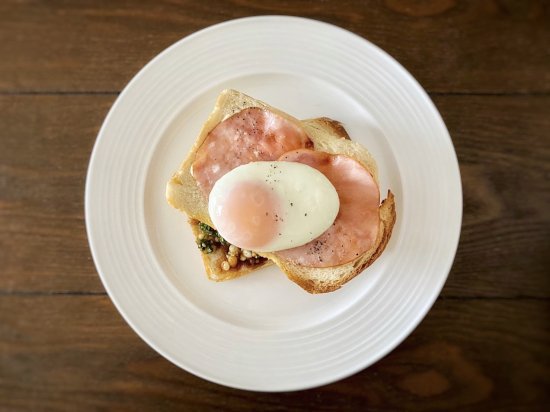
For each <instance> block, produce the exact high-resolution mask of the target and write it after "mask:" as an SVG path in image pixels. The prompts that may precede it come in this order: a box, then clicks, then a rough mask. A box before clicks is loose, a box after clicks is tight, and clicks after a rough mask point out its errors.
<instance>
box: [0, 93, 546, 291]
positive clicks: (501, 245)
mask: <svg viewBox="0 0 550 412" xmlns="http://www.w3.org/2000/svg"><path fill="white" fill-rule="evenodd" d="M114 98H115V96H112V95H106V96H103V95H92V96H59V95H57V96H55V95H54V96H35V95H27V96H3V97H0V108H1V110H0V123H1V124H3V125H4V128H3V130H1V131H0V138H1V139H2V147H3V150H2V151H1V152H0V172H1V173H0V176H1V177H0V228H1V230H0V261H1V262H3V264H2V265H1V267H0V274H1V276H0V292H1V291H4V292H10V291H11V292H14V291H18V292H28V291H48V292H64V291H76V292H102V291H103V287H102V286H101V284H100V282H99V279H98V276H97V274H96V272H95V268H94V266H93V262H92V260H91V258H90V253H89V250H88V245H87V239H86V234H85V228H84V205H83V196H84V183H85V174H86V168H87V164H88V157H89V154H90V151H91V148H92V145H93V142H94V140H95V137H96V134H97V131H98V129H99V126H100V124H101V122H102V119H103V117H104V116H105V114H106V112H107V111H108V108H109V106H110V105H111V103H112V101H113V100H114ZM435 103H436V104H437V106H438V107H439V109H440V110H441V112H442V115H443V117H444V119H445V121H446V122H447V125H448V127H449V130H450V133H451V135H452V137H453V139H454V143H455V146H456V149H457V152H458V157H459V160H460V164H461V172H462V179H463V190H464V202H465V203H464V221H463V232H462V237H461V242H460V246H459V250H458V254H457V258H456V263H455V265H454V267H453V270H452V272H451V275H450V278H449V280H448V282H447V284H446V286H445V289H444V291H443V295H444V296H490V297H491V296H494V297H515V296H534V297H549V289H550V288H549V284H548V282H549V280H548V276H547V271H548V267H550V265H549V263H550V262H549V257H548V253H547V252H548V250H550V247H549V239H550V234H549V227H550V216H549V209H548V204H550V203H549V201H550V197H549V196H550V194H549V189H548V185H547V180H546V176H548V173H549V172H550V170H549V162H548V161H547V160H548V159H549V158H550V157H549V145H548V140H547V138H545V137H547V136H548V135H550V118H549V117H548V116H547V113H548V111H549V108H550V97H546V96H523V97H510V96H483V97H480V96H436V97H435Z"/></svg>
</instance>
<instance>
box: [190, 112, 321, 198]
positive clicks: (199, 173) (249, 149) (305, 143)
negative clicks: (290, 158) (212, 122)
mask: <svg viewBox="0 0 550 412" xmlns="http://www.w3.org/2000/svg"><path fill="white" fill-rule="evenodd" d="M312 146H313V144H312V142H311V140H309V138H308V136H307V135H306V133H305V132H304V131H303V130H302V129H301V128H300V127H299V126H298V125H296V124H294V123H292V122H291V121H289V120H287V119H285V118H283V117H281V116H279V115H277V114H275V113H273V112H270V111H268V110H264V109H260V108H258V107H252V108H249V109H244V110H242V111H240V112H238V113H236V114H234V115H233V116H231V117H229V118H228V119H226V120H224V121H223V122H221V123H219V124H218V125H217V126H216V127H214V129H212V130H211V131H210V133H209V134H208V136H207V137H206V139H205V140H204V142H203V144H202V146H201V147H200V148H199V150H198V151H197V155H196V157H195V161H194V163H193V169H192V170H193V177H194V178H195V180H196V181H197V183H198V185H199V187H200V188H201V190H202V192H203V193H204V195H205V196H206V197H208V195H209V194H210V191H211V190H212V187H213V186H214V183H216V181H217V180H218V179H219V178H220V177H222V176H223V175H225V174H226V173H227V172H229V171H231V170H233V169H234V168H236V167H238V166H241V165H244V164H247V163H250V162H256V161H261V160H264V161H270V160H277V159H278V158H279V157H280V156H281V155H283V154H284V153H286V152H288V151H291V150H295V149H300V148H304V147H312Z"/></svg>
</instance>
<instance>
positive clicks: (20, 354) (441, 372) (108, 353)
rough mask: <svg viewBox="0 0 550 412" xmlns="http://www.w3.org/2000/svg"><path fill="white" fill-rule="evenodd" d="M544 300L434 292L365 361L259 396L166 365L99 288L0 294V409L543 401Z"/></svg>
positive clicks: (379, 406) (380, 406)
mask: <svg viewBox="0 0 550 412" xmlns="http://www.w3.org/2000/svg"><path fill="white" fill-rule="evenodd" d="M549 310H550V304H549V302H548V301H508V300H502V301H501V300H489V301H470V300H464V301H463V300H450V301H449V300H445V301H439V302H437V303H436V305H435V307H434V308H433V309H432V311H431V312H430V314H429V315H428V317H427V319H426V320H425V321H424V322H423V323H422V324H421V326H420V327H419V328H418V329H417V330H416V331H415V332H414V333H413V334H412V335H411V337H409V338H408V339H407V340H406V341H405V342H404V343H403V344H402V345H401V346H399V347H398V348H397V349H396V350H395V351H394V352H392V353H391V354H390V355H388V356H387V357H386V358H384V359H383V360H382V361H380V362H378V363H377V364H375V365H374V366H373V367H371V368H369V369H367V370H364V371H362V372H360V373H358V374H356V375H355V376H352V377H350V378H348V379H345V380H343V381H340V382H337V383H334V384H331V385H327V386H324V387H321V388H318V389H313V390H308V391H299V392H289V393H281V394H261V395H260V394H257V393H251V392H245V391H240V390H233V389H229V388H225V387H222V386H218V385H216V384H213V383H209V382H206V381H203V380H202V379H199V378H197V377H194V376H193V375H191V374H189V373H187V372H184V371H182V370H180V369H178V368H177V367H176V366H173V365H172V364H170V363H169V362H168V361H166V360H164V359H163V358H161V357H160V356H159V355H157V354H156V353H155V352H154V351H153V350H152V349H150V348H149V347H147V346H146V344H145V343H143V342H142V341H141V340H140V339H139V338H138V337H137V336H136V335H135V334H134V333H133V332H132V331H131V329H130V328H129V327H128V326H127V325H126V324H125V323H124V322H123V321H122V319H121V317H120V316H119V315H118V314H117V313H116V311H115V309H114V308H113V306H112V304H111V303H110V302H109V300H108V298H107V297H104V296H29V297H21V296H2V297H0V409H2V410H18V411H27V410H28V411H31V410H32V411H35V410H52V411H53V410H55V411H65V410H66V411H73V410H76V409H78V410H82V409H85V410H90V409H99V408H106V409H109V410H121V411H122V410H128V411H132V410H159V409H162V410H166V409H172V408H174V409H177V408H187V409H192V410H217V409H219V408H223V410H227V411H257V410H265V411H283V410H293V411H296V410H320V411H342V410H360V409H363V408H365V407H367V406H368V407H369V410H373V411H386V410H392V411H428V410H432V411H436V410H468V411H487V410H499V411H525V410H529V411H538V410H540V411H542V410H544V406H545V405H546V406H547V405H548V402H550V395H549V392H548V391H547V389H548V385H549V384H550V357H549V353H548V350H547V349H548V345H549V344H550V334H549V332H548V328H547V325H548V321H549V320H550V319H549V313H550V312H549ZM17 314H19V316H17Z"/></svg>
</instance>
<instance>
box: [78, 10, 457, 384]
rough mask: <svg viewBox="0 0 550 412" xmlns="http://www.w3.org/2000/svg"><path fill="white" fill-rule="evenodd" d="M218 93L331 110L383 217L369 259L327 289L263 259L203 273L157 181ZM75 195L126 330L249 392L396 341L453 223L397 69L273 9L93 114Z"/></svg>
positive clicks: (312, 376)
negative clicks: (96, 128)
mask: <svg viewBox="0 0 550 412" xmlns="http://www.w3.org/2000/svg"><path fill="white" fill-rule="evenodd" d="M224 88H234V89H237V90H240V91H243V92H245V93H247V94H250V95H252V96H254V97H256V98H258V99H260V100H264V101H266V102H268V103H269V104H271V105H273V106H275V107H278V108H280V109H282V110H284V111H286V112H288V113H290V114H292V115H294V116H295V117H298V118H308V117H318V116H328V117H331V118H334V119H338V120H340V121H341V122H342V123H343V124H344V125H345V127H346V129H347V130H348V132H349V134H350V135H351V137H352V139H354V140H356V141H358V142H360V143H362V144H364V145H365V146H366V147H367V148H368V149H369V150H370V151H371V152H372V154H373V155H374V157H375V158H376V159H377V161H378V166H379V172H380V178H381V190H382V193H383V195H384V194H385V193H386V191H387V189H388V188H391V190H392V191H393V192H394V193H395V196H396V202H397V216H398V218H397V223H396V226H395V228H394V233H393V236H392V238H391V240H390V242H389V244H388V246H387V249H386V251H385V252H384V253H383V255H382V256H381V257H380V258H379V259H378V260H377V261H376V262H375V263H374V264H373V265H372V266H371V267H370V268H368V269H367V270H366V271H365V272H364V273H363V274H362V275H361V276H358V277H357V278H355V279H354V280H352V281H351V282H349V283H348V284H347V285H345V286H344V287H343V288H342V289H340V290H338V291H336V292H333V293H330V294H325V295H309V294H308V293H306V292H304V291H303V290H302V289H300V288H299V287H298V286H297V285H295V284H294V283H292V282H290V281H288V280H287V279H286V277H285V276H284V275H283V274H282V273H281V272H279V271H278V270H277V269H275V268H268V269H264V270H262V271H260V272H257V273H254V274H252V275H249V276H245V277H243V278H240V279H237V280H234V281H230V282H225V283H214V282H210V281H208V280H207V279H206V277H205V275H204V273H203V268H202V264H201V259H200V255H199V251H198V249H197V248H196V246H195V243H194V241H193V237H192V235H191V231H190V229H189V228H188V226H187V224H186V217H185V216H184V215H183V214H181V213H179V212H177V211H176V210H174V209H172V208H171V207H170V206H168V204H167V203H166V201H165V197H164V190H165V184H166V181H167V180H168V179H169V177H170V175H171V174H172V173H173V172H174V171H175V170H176V169H177V167H178V166H179V164H180V162H181V161H182V160H183V158H184V157H185V155H186V153H187V151H188V149H189V148H190V147H191V145H192V143H193V141H194V139H195V137H196V135H197V133H198V131H199V129H200V127H201V125H202V123H203V122H204V120H205V119H206V117H207V116H208V114H209V113H210V111H211V110H212V107H213V105H214V102H215V98H216V96H217V95H218V93H219V92H220V91H221V90H222V89H224ZM383 197H385V196H383ZM85 203H86V225H87V230H88V237H89V241H90V246H91V250H92V254H93V257H94V261H95V264H96V267H97V270H98V272H99V274H100V276H101V279H102V281H103V283H104V285H105V288H106V289H107V291H108V293H109V296H110V297H111V299H112V300H113V302H114V304H115V305H116V307H117V308H118V310H119V311H120V313H121V314H122V315H123V316H124V318H125V319H126V321H127V322H128V323H129V324H130V325H131V327H132V328H133V329H134V330H135V331H136V332H137V333H138V334H139V336H141V337H142V338H143V339H144V340H145V341H146V342H147V343H148V344H149V345H150V346H152V347H153V348H154V349H155V350H156V351H158V352H159V353H160V354H162V355H163V356H165V357H166V358H167V359H169V360H170V361H172V362H173V363H175V364H176V365H179V366H180V367H182V368H184V369H186V370H188V371H190V372H192V373H194V374H196V375H198V376H201V377H203V378H205V379H208V380H211V381H214V382H217V383H220V384H223V385H227V386H231V387H236V388H242V389H250V390H260V391H284V390H297V389H305V388H310V387H314V386H318V385H322V384H325V383H329V382H332V381H335V380H338V379H341V378H343V377H346V376H349V375H351V374H353V373H355V372H357V371H359V370H361V369H363V368H365V367H367V366H369V365H371V364H372V363H374V362H375V361H377V360H378V359H380V358H381V357H382V356H384V355H385V354H387V353H388V352H389V351H391V350H392V349H393V348H394V347H395V346H397V345H398V344H399V343H400V342H401V341H402V340H403V339H404V338H405V337H406V336H407V335H408V334H409V333H410V332H411V331H412V330H413V329H414V328H415V327H416V325H417V324H418V323H419V322H420V321H421V320H422V318H423V317H424V316H425V314H426V313H427V311H428V310H429V308H430V307H431V305H432V304H433V302H434V301H435V299H436V298H437V296H438V294H439V292H440V290H441V288H442V286H443V284H444V282H445V279H446V278H447V274H448V272H449V270H450V267H451V264H452V262H453V258H454V255H455V251H456V248H457V244H458V238H459V233H460V225H461V216H462V193H461V183H460V175H459V169H458V164H457V159H456V155H455V152H454V150H453V146H452V142H451V140H450V137H449V134H448V132H447V130H446V128H445V125H444V123H443V121H442V120H441V117H440V116H439V114H438V112H437V110H436V109H435V107H434V105H433V104H432V102H431V101H430V99H429V98H428V96H427V95H426V93H425V92H424V91H423V89H422V88H421V87H420V86H419V85H418V83H417V82H416V81H415V80H414V79H413V78H412V76H411V75H410V74H408V72H406V71H405V69H403V68H402V67H401V66H400V65H399V64H398V63H397V62H396V61H395V60H393V59H392V58H391V57H390V56H388V55H387V54H386V53H384V52H383V51H382V50H380V49H379V48H377V47H376V46H374V45H372V44H371V43H369V42H368V41H366V40H365V39H362V38H360V37H358V36H355V35H354V34H352V33H350V32H348V31H345V30H343V29H340V28H338V27H335V26H331V25H328V24H325V23H321V22H317V21H313V20H306V19H301V18H294V17H283V16H267V17H253V18H246V19H239V20H234V21H229V22H226V23H223V24H220V25H216V26H213V27H210V28H207V29H205V30H202V31H200V32H197V33H195V34H193V35H191V36H189V37H186V38H184V39H183V40H181V41H179V42H178V43H176V44H174V45H173V46H171V47H170V48H168V49H167V50H165V51H164V52H163V53H161V54H160V55H159V56H157V57H156V58H155V59H153V60H152V61H151V62H150V63H149V64H147V65H146V66H145V67H144V68H143V69H142V70H141V71H140V72H139V73H138V74H137V75H136V76H135V78H134V79H133V80H132V81H131V82H130V83H129V84H128V86H127V87H126V88H125V89H124V91H123V92H122V93H121V95H120V96H119V97H118V99H117V101H116V102H115V104H114V105H113V107H112V109H111V111H110V112H109V115H108V116H107V118H106V119H105V122H104V124H103V127H102V128H101V131H100V133H99V136H98V139H97V142H96V145H95V147H94V151H93V154H92V158H91V161H90V166H89V170H88V178H87V182H86V200H85Z"/></svg>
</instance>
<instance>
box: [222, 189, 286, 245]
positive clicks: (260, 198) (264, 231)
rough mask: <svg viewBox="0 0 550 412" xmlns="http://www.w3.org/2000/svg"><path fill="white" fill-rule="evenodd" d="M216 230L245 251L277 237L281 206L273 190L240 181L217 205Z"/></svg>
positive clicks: (265, 243)
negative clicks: (217, 222)
mask: <svg viewBox="0 0 550 412" xmlns="http://www.w3.org/2000/svg"><path fill="white" fill-rule="evenodd" d="M216 213H217V214H218V215H219V217H220V219H218V221H219V222H221V223H220V224H218V228H217V229H218V231H219V232H220V233H221V234H222V235H223V236H224V237H225V239H226V240H227V241H228V242H229V243H231V244H234V245H236V246H239V247H241V248H244V249H252V250H254V249H261V248H262V247H264V246H265V245H267V244H268V243H270V242H271V241H272V240H273V239H274V238H275V237H276V236H278V234H279V231H280V230H279V227H280V225H281V222H282V218H281V217H282V207H281V201H280V199H279V197H278V196H277V195H276V194H275V192H274V190H273V189H272V188H271V187H270V186H269V185H267V184H263V183H262V182H250V181H248V182H246V181H245V182H239V183H238V184H236V185H235V186H233V187H232V188H231V190H230V191H229V192H228V194H227V195H226V197H225V199H224V201H223V203H222V204H218V207H217V211H216Z"/></svg>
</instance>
